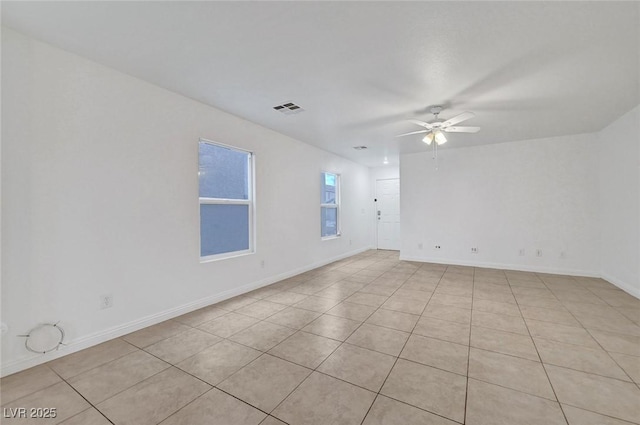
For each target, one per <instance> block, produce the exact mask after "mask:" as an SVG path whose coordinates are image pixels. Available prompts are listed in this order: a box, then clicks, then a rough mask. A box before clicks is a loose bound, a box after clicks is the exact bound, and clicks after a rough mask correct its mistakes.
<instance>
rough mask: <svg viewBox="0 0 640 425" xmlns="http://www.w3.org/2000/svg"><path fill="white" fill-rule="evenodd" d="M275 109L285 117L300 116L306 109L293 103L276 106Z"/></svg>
mask: <svg viewBox="0 0 640 425" xmlns="http://www.w3.org/2000/svg"><path fill="white" fill-rule="evenodd" d="M273 109H275V110H276V111H278V112H282V113H283V114H285V115H293V114H299V113H300V112H302V111H304V109H302V108H301V107H300V106H299V105H296V104H295V103H293V102H287V103H283V104H282V105H278V106H274V107H273Z"/></svg>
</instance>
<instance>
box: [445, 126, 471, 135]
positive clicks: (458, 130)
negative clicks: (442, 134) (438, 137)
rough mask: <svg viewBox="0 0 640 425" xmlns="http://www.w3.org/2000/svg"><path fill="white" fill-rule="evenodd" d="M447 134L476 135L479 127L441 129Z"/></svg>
mask: <svg viewBox="0 0 640 425" xmlns="http://www.w3.org/2000/svg"><path fill="white" fill-rule="evenodd" d="M443 130H444V131H446V132H447V133H477V132H478V131H480V127H455V126H451V127H445V128H443Z"/></svg>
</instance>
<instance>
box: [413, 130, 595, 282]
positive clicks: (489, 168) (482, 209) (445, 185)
mask: <svg viewBox="0 0 640 425" xmlns="http://www.w3.org/2000/svg"><path fill="white" fill-rule="evenodd" d="M595 147H596V136H595V135H593V134H582V135H574V136H565V137H556V138H550V139H541V140H530V141H522V142H511V143H501V144H492V145H483V146H478V147H473V148H461V149H442V150H441V151H440V152H439V159H438V161H439V170H437V171H436V170H435V162H434V160H432V157H431V153H430V152H424V153H418V154H407V155H402V156H401V158H400V181H401V191H402V195H401V217H402V220H401V221H402V250H401V258H403V259H411V260H417V261H434V262H444V263H449V264H469V265H479V266H484V267H502V268H513V269H520V270H536V271H549V272H558V273H571V274H581V275H597V274H598V273H599V258H598V255H599V250H598V242H599V205H598V191H597V190H596V189H595V188H596V187H597V185H598V173H597V170H598V164H597V155H596V150H595ZM420 243H421V244H423V248H422V249H420V248H418V244H420ZM435 245H440V246H441V249H440V250H439V251H438V250H435V249H434V246H435ZM472 247H477V248H478V250H479V252H478V254H472V253H471V248H472ZM520 249H524V250H525V255H524V256H520V255H519V250H520ZM537 249H541V250H542V257H537V256H536V250H537ZM561 253H564V258H561Z"/></svg>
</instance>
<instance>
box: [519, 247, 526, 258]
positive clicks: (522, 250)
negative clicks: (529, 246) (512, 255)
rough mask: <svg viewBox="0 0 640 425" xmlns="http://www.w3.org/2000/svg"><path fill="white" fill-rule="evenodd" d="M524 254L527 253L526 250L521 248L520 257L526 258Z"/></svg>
mask: <svg viewBox="0 0 640 425" xmlns="http://www.w3.org/2000/svg"><path fill="white" fill-rule="evenodd" d="M524 253H525V251H524V248H520V251H518V255H519V256H521V257H524Z"/></svg>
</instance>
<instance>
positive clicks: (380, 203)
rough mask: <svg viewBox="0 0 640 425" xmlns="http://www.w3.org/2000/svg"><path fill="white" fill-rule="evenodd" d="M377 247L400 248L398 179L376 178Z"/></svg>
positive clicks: (397, 249) (396, 249)
mask: <svg viewBox="0 0 640 425" xmlns="http://www.w3.org/2000/svg"><path fill="white" fill-rule="evenodd" d="M376 199H377V201H376V220H377V222H378V238H377V239H378V249H391V250H395V251H399V250H400V179H387V180H376Z"/></svg>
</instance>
